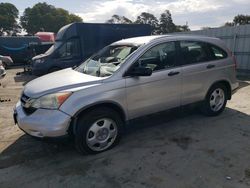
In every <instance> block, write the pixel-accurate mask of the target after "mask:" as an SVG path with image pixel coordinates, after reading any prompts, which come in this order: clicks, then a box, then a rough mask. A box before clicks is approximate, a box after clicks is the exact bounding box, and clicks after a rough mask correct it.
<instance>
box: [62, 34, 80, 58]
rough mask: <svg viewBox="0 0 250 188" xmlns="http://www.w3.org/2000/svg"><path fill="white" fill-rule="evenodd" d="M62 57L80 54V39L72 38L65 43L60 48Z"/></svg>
mask: <svg viewBox="0 0 250 188" xmlns="http://www.w3.org/2000/svg"><path fill="white" fill-rule="evenodd" d="M58 53H59V57H60V58H67V57H78V56H80V45H79V40H78V39H71V40H69V41H67V42H66V43H64V44H63V45H62V46H61V47H60V49H59V50H58Z"/></svg>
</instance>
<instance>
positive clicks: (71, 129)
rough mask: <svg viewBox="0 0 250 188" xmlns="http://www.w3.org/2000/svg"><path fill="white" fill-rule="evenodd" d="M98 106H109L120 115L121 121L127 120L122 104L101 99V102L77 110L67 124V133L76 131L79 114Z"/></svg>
mask: <svg viewBox="0 0 250 188" xmlns="http://www.w3.org/2000/svg"><path fill="white" fill-rule="evenodd" d="M100 107H107V108H111V109H113V110H115V111H116V112H118V114H119V115H120V117H121V119H122V121H123V122H125V121H126V120H127V115H126V113H125V111H124V109H123V108H122V106H121V105H120V104H118V103H116V102H114V101H103V102H97V103H94V104H90V105H88V106H85V107H83V108H82V109H80V110H78V111H77V112H76V113H75V114H74V116H73V117H72V121H71V124H70V126H69V129H68V132H69V134H72V133H73V134H74V133H75V131H76V122H77V119H78V117H79V116H81V115H83V114H85V113H87V112H89V111H92V110H94V109H95V108H100Z"/></svg>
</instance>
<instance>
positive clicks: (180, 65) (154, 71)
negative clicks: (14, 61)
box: [14, 35, 238, 153]
mask: <svg viewBox="0 0 250 188" xmlns="http://www.w3.org/2000/svg"><path fill="white" fill-rule="evenodd" d="M235 68H236V62H235V59H234V57H233V56H232V55H231V52H230V51H229V50H228V49H227V48H226V47H225V45H224V43H223V42H222V41H221V40H219V39H216V38H208V37H196V36H175V35H173V36H147V37H138V38H130V39H125V40H121V41H118V42H115V43H113V44H111V45H109V46H107V47H105V48H103V49H102V50H101V51H99V52H98V53H97V54H95V55H93V56H92V57H90V58H89V59H88V60H86V61H85V62H84V63H82V64H81V65H80V66H79V67H77V68H76V69H71V68H68V69H64V70H61V71H58V72H55V73H51V74H48V75H45V76H43V77H40V78H37V79H35V80H33V81H31V82H30V83H28V84H27V85H26V86H25V88H24V90H23V93H22V96H21V100H20V101H19V102H18V103H17V104H16V107H15V110H14V118H15V122H16V123H17V124H18V126H19V127H20V128H21V129H22V130H23V131H25V132H26V133H28V134H30V135H32V136H35V137H58V136H63V135H67V134H72V135H73V136H74V138H75V144H76V147H77V148H78V150H79V151H80V152H82V153H99V152H102V151H105V150H107V149H110V148H112V147H113V146H114V145H115V144H116V143H117V142H118V141H119V139H120V137H121V132H122V129H123V127H124V124H125V123H126V122H127V121H128V120H132V119H134V118H138V117H141V116H145V115H148V114H152V113H156V112H159V111H164V110H167V109H171V108H175V107H179V106H183V105H187V104H191V103H197V102H200V107H201V109H202V111H203V113H204V114H206V115H208V116H216V115H219V114H220V113H221V112H222V111H223V110H224V108H225V106H226V103H227V100H230V99H231V97H232V94H233V92H234V91H235V90H236V89H237V88H238V82H237V80H236V76H235Z"/></svg>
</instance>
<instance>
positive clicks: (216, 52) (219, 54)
mask: <svg viewBox="0 0 250 188" xmlns="http://www.w3.org/2000/svg"><path fill="white" fill-rule="evenodd" d="M210 48H211V51H212V57H213V59H224V58H226V57H227V53H226V52H225V51H224V50H222V49H221V48H219V47H217V46H214V45H210Z"/></svg>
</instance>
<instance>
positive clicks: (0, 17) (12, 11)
mask: <svg viewBox="0 0 250 188" xmlns="http://www.w3.org/2000/svg"><path fill="white" fill-rule="evenodd" d="M18 14H19V12H18V10H17V8H16V7H15V5H13V4H11V3H0V35H2V34H3V32H7V33H8V34H10V33H13V32H18V31H19V30H20V26H19V25H18V24H17V18H18Z"/></svg>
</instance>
